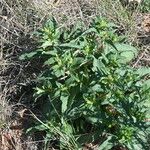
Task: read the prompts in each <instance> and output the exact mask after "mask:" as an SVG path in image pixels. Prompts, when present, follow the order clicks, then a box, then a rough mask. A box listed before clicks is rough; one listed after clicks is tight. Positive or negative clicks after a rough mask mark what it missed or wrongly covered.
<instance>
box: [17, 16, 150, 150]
mask: <svg viewBox="0 0 150 150" xmlns="http://www.w3.org/2000/svg"><path fill="white" fill-rule="evenodd" d="M116 30H117V27H116V26H115V25H114V24H112V23H108V22H107V20H105V19H101V18H97V19H96V20H94V21H93V23H92V24H91V26H90V27H89V28H88V29H84V28H83V27H82V25H81V24H80V25H77V26H74V27H71V28H70V29H66V28H60V27H59V26H58V25H57V23H56V21H55V20H54V19H52V20H50V21H49V22H48V23H47V24H46V25H45V27H44V28H43V29H42V30H41V31H40V32H39V36H40V37H41V41H40V47H39V49H38V50H36V51H34V52H31V53H28V54H23V55H22V56H21V57H20V59H22V60H24V59H31V58H33V57H38V58H43V59H44V62H43V67H44V68H45V70H44V71H43V72H42V74H40V75H39V78H38V79H37V80H38V83H37V88H36V89H35V93H34V96H35V98H36V101H44V104H43V105H42V108H41V111H42V113H43V119H40V120H39V119H38V118H37V117H36V120H37V122H36V123H35V124H36V125H35V126H33V127H32V128H30V129H29V130H28V131H34V130H40V131H45V132H46V139H49V140H50V139H53V138H54V137H55V138H57V140H58V141H59V142H60V143H59V147H60V148H61V149H81V148H82V145H84V144H85V143H92V142H95V141H98V146H99V149H105V150H108V149H111V148H113V147H114V146H117V145H121V146H122V147H126V148H128V149H147V145H148V144H147V142H146V138H147V137H146V135H147V132H146V130H147V129H148V125H147V124H146V122H145V118H146V112H147V106H145V104H144V103H145V101H148V98H147V93H148V88H147V87H146V88H145V86H143V82H142V80H141V75H140V74H139V73H138V71H136V70H134V69H133V68H131V67H129V66H128V65H127V63H128V62H129V61H131V60H132V59H133V58H134V57H135V56H136V55H137V53H138V50H137V49H136V48H134V47H133V46H130V45H129V44H126V43H124V42H123V41H124V37H121V36H118V35H117V34H116Z"/></svg>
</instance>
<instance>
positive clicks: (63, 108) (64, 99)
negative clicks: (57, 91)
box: [60, 93, 68, 113]
mask: <svg viewBox="0 0 150 150" xmlns="http://www.w3.org/2000/svg"><path fill="white" fill-rule="evenodd" d="M60 100H61V102H62V106H61V111H62V113H64V112H65V111H66V110H67V104H68V95H67V94H65V93H62V95H61V97H60Z"/></svg>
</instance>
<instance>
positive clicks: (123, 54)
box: [115, 43, 138, 63]
mask: <svg viewBox="0 0 150 150" xmlns="http://www.w3.org/2000/svg"><path fill="white" fill-rule="evenodd" d="M115 47H116V48H117V50H118V53H119V55H118V60H119V62H121V63H128V62H130V61H131V60H132V59H134V58H135V57H137V54H138V50H137V49H136V48H135V47H133V46H131V45H128V44H124V43H122V44H120V43H117V44H115Z"/></svg>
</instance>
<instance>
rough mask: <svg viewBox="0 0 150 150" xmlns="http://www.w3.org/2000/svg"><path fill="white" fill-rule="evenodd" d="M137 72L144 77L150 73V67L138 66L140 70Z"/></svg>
mask: <svg viewBox="0 0 150 150" xmlns="http://www.w3.org/2000/svg"><path fill="white" fill-rule="evenodd" d="M136 73H137V74H138V75H140V76H141V77H143V76H145V75H150V67H141V68H138V70H137V71H136Z"/></svg>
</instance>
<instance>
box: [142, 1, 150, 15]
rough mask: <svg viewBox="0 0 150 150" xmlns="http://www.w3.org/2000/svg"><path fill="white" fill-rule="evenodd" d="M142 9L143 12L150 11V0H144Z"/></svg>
mask: <svg viewBox="0 0 150 150" xmlns="http://www.w3.org/2000/svg"><path fill="white" fill-rule="evenodd" d="M140 10H141V12H143V13H148V12H150V1H149V0H143V1H142V3H141V5H140Z"/></svg>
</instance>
